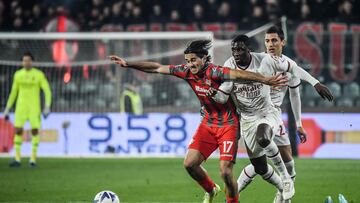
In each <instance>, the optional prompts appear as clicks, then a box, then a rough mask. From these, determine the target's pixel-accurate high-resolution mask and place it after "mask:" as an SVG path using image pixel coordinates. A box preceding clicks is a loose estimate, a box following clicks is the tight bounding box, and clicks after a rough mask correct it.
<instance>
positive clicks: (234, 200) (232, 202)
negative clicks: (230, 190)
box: [226, 195, 239, 203]
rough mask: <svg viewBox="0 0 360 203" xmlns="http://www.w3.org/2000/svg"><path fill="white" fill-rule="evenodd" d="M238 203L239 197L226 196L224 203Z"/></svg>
mask: <svg viewBox="0 0 360 203" xmlns="http://www.w3.org/2000/svg"><path fill="white" fill-rule="evenodd" d="M238 202H239V195H237V196H236V197H228V196H226V203H238Z"/></svg>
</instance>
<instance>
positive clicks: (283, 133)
mask: <svg viewBox="0 0 360 203" xmlns="http://www.w3.org/2000/svg"><path fill="white" fill-rule="evenodd" d="M278 125H279V127H278V130H277V132H276V133H275V136H274V142H275V144H276V145H277V146H287V145H290V139H289V134H288V132H287V130H286V128H285V125H284V122H283V121H282V120H281V123H280V124H278Z"/></svg>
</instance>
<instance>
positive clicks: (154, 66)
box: [109, 55, 170, 74]
mask: <svg viewBox="0 0 360 203" xmlns="http://www.w3.org/2000/svg"><path fill="white" fill-rule="evenodd" d="M109 58H110V60H111V61H112V62H114V63H115V64H118V65H120V66H121V67H125V68H126V67H128V68H133V69H137V70H140V71H143V72H148V73H161V74H170V69H169V67H170V66H169V65H162V64H160V63H156V62H150V61H126V60H125V59H123V58H120V57H119V56H115V55H111V56H109Z"/></svg>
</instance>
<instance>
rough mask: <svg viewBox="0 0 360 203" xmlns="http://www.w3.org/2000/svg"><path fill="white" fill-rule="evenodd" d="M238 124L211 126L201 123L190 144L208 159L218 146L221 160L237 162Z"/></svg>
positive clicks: (191, 147)
mask: <svg viewBox="0 0 360 203" xmlns="http://www.w3.org/2000/svg"><path fill="white" fill-rule="evenodd" d="M238 134H239V128H238V125H229V126H223V127H211V126H208V125H206V124H203V123H201V124H200V126H199V127H198V129H197V130H196V133H195V135H194V137H193V140H192V142H191V143H190V145H189V149H196V150H198V151H199V152H200V153H201V154H202V155H203V156H204V157H205V159H207V158H208V157H209V156H210V155H211V154H212V153H213V152H214V151H215V150H216V149H217V148H219V151H220V160H226V161H233V162H235V159H236V153H237V141H238Z"/></svg>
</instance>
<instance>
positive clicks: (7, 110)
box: [3, 108, 10, 121]
mask: <svg viewBox="0 0 360 203" xmlns="http://www.w3.org/2000/svg"><path fill="white" fill-rule="evenodd" d="M9 112H10V110H9V109H8V108H5V110H4V113H3V114H4V119H5V120H6V121H8V120H9V119H10V118H9Z"/></svg>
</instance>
